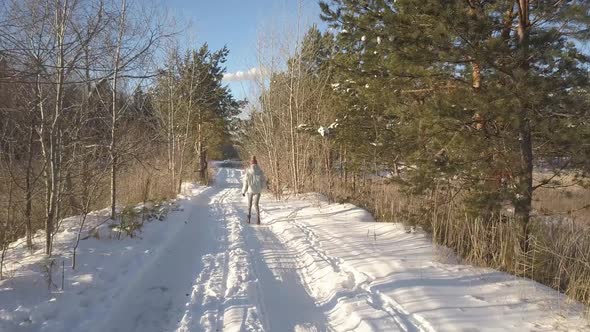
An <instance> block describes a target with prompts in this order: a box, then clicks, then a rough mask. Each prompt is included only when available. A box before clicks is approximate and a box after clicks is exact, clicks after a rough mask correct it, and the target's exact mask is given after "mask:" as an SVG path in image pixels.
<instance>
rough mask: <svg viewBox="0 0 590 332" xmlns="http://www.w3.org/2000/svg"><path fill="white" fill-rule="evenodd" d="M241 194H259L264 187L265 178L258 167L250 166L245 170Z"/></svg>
mask: <svg viewBox="0 0 590 332" xmlns="http://www.w3.org/2000/svg"><path fill="white" fill-rule="evenodd" d="M243 182H244V185H243V186H242V194H245V193H249V194H260V193H261V192H262V189H264V188H265V187H266V177H265V176H264V172H262V169H260V166H258V165H256V164H255V165H252V166H250V167H248V169H247V170H246V175H244V179H243Z"/></svg>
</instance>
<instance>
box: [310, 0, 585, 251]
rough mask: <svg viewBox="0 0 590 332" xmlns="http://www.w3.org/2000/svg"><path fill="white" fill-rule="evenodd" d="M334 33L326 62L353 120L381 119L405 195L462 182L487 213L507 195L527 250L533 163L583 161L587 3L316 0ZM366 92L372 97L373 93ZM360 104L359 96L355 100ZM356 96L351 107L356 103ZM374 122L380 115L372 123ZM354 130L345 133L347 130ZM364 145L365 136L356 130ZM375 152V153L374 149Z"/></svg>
mask: <svg viewBox="0 0 590 332" xmlns="http://www.w3.org/2000/svg"><path fill="white" fill-rule="evenodd" d="M320 5H321V8H322V13H323V14H322V17H323V19H324V20H326V21H328V22H329V23H330V25H331V27H332V28H333V29H335V30H336V31H339V34H338V36H337V45H338V47H339V55H338V56H337V57H336V59H335V60H334V61H335V63H336V64H335V66H336V67H337V68H340V70H339V71H340V75H341V77H342V79H341V81H343V79H344V77H347V78H348V80H349V81H348V82H349V83H351V85H352V86H350V87H346V90H345V91H348V93H349V94H350V95H351V98H352V99H351V100H353V102H354V104H352V105H349V106H348V107H349V108H350V109H351V111H350V113H351V115H349V117H354V119H352V120H351V121H352V126H355V128H356V127H359V128H364V127H365V126H366V124H367V123H368V122H369V119H371V118H381V117H385V118H388V119H391V120H392V121H391V122H390V126H389V128H391V131H392V133H393V134H392V135H390V136H388V140H390V141H388V142H387V143H386V144H384V149H385V150H387V151H388V152H389V153H384V154H380V156H383V155H388V154H389V155H398V154H399V155H400V157H399V158H400V160H402V161H403V162H405V163H407V164H411V165H416V167H415V168H411V169H410V170H409V171H408V172H406V176H405V177H404V178H405V179H406V180H407V182H408V184H409V188H411V189H412V190H413V191H414V192H418V193H419V192H425V191H428V190H432V189H433V188H434V187H436V186H437V184H440V183H441V182H447V183H452V184H453V186H455V187H456V188H461V190H467V191H469V200H468V201H469V202H470V203H471V204H470V206H471V208H472V210H473V212H474V213H475V214H476V215H479V216H480V217H484V218H490V217H491V215H492V214H493V212H494V211H497V210H498V209H499V208H500V204H501V203H502V202H503V201H506V200H507V201H509V202H510V203H511V204H512V205H513V206H514V208H515V212H516V216H517V218H518V219H519V220H520V221H521V223H522V225H523V228H522V229H523V235H524V237H523V238H524V239H525V240H524V241H523V248H524V249H525V250H526V249H527V240H526V239H527V238H528V227H529V220H530V215H531V204H532V195H533V191H534V190H535V189H536V188H538V187H539V186H542V185H544V184H546V183H548V182H549V180H546V181H541V182H540V183H539V184H533V166H534V165H535V164H536V163H538V162H540V161H542V160H547V159H549V158H555V157H561V158H564V159H565V160H567V162H566V165H560V167H557V168H556V169H555V170H554V171H555V172H559V171H560V170H561V169H562V168H563V167H568V168H573V169H576V170H583V169H587V167H588V151H589V150H588V149H589V147H588V146H587V145H585V144H582V143H581V142H584V140H587V139H588V118H589V114H588V111H587V109H588V97H587V91H586V88H587V86H588V74H587V68H588V64H589V58H588V56H587V55H586V54H584V53H583V52H582V51H581V50H580V46H579V45H581V43H583V42H585V41H586V40H587V38H588V37H589V36H588V32H587V31H588V23H589V15H588V13H589V6H590V5H588V4H587V3H585V2H580V1H566V2H558V3H555V2H549V1H537V2H535V3H531V2H530V1H526V0H520V1H512V0H505V1H480V0H469V1H458V0H456V1H453V0H450V1H436V0H426V1H422V0H420V1H418V0H398V1H383V0H380V1H369V0H365V1H352V0H337V1H332V2H331V3H330V4H328V3H326V2H321V4H320ZM375 100H380V101H381V104H380V102H376V101H375ZM357 102H358V103H357ZM357 105H358V106H357ZM379 123H383V121H380V122H379ZM356 132H358V131H355V133H356ZM362 138H363V140H365V142H368V141H369V140H371V139H373V138H372V137H371V136H370V135H363V136H362ZM384 152H385V151H384Z"/></svg>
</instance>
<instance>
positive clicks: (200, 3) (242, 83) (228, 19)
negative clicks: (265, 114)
mask: <svg viewBox="0 0 590 332" xmlns="http://www.w3.org/2000/svg"><path fill="white" fill-rule="evenodd" d="M160 1H161V2H160V3H161V5H162V6H164V7H166V8H168V10H169V11H170V13H171V14H172V15H174V16H175V17H176V18H178V21H179V22H180V24H181V25H183V26H188V28H187V29H185V30H183V38H182V39H183V40H196V42H195V43H196V46H198V45H200V44H202V43H203V42H207V43H208V44H209V46H210V47H211V48H212V49H218V48H221V47H223V45H227V46H228V47H229V49H230V55H229V59H228V61H227V63H226V67H227V71H228V73H232V74H235V73H237V72H238V71H241V72H247V71H248V70H251V68H254V67H256V43H257V40H258V36H259V31H260V30H261V29H262V28H264V27H265V26H267V27H268V26H275V27H279V26H281V25H283V24H284V25H286V26H288V25H294V24H296V21H297V16H298V15H297V13H298V8H299V6H300V5H301V12H302V15H301V16H302V22H303V23H304V24H311V23H318V24H320V26H321V25H322V24H321V22H320V18H319V13H320V9H319V5H318V1H317V0H302V1H301V2H300V1H299V0H217V1H215V0H168V1H166V0H160ZM183 46H185V47H187V46H188V45H183ZM196 46H195V47H196ZM245 76H247V75H243V76H242V77H243V79H237V78H235V76H234V79H235V80H233V81H231V82H227V84H229V86H230V88H231V89H232V92H233V93H234V95H235V96H236V97H238V98H244V97H245V96H246V94H247V92H248V82H249V81H248V80H247V79H245V78H246V77H245Z"/></svg>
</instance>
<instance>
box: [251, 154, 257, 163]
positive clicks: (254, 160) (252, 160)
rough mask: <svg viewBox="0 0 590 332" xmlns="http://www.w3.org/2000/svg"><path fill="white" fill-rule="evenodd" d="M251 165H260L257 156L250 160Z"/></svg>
mask: <svg viewBox="0 0 590 332" xmlns="http://www.w3.org/2000/svg"><path fill="white" fill-rule="evenodd" d="M250 165H258V160H256V156H252V159H251V160H250Z"/></svg>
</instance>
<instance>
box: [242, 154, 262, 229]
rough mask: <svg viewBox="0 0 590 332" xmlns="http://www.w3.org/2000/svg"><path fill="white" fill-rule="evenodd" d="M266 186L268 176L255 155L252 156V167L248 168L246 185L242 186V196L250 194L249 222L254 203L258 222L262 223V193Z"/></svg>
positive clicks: (245, 179) (245, 178)
mask: <svg viewBox="0 0 590 332" xmlns="http://www.w3.org/2000/svg"><path fill="white" fill-rule="evenodd" d="M265 186H266V177H265V176H264V172H262V169H261V168H260V166H258V161H257V160H256V157H255V156H252V160H250V167H248V169H247V170H246V176H244V186H243V187H242V196H246V193H247V194H248V223H250V217H251V216H252V203H254V204H255V205H256V216H257V217H258V224H260V207H259V206H258V203H259V202H260V193H261V192H262V189H263V188H264V187H265Z"/></svg>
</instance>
